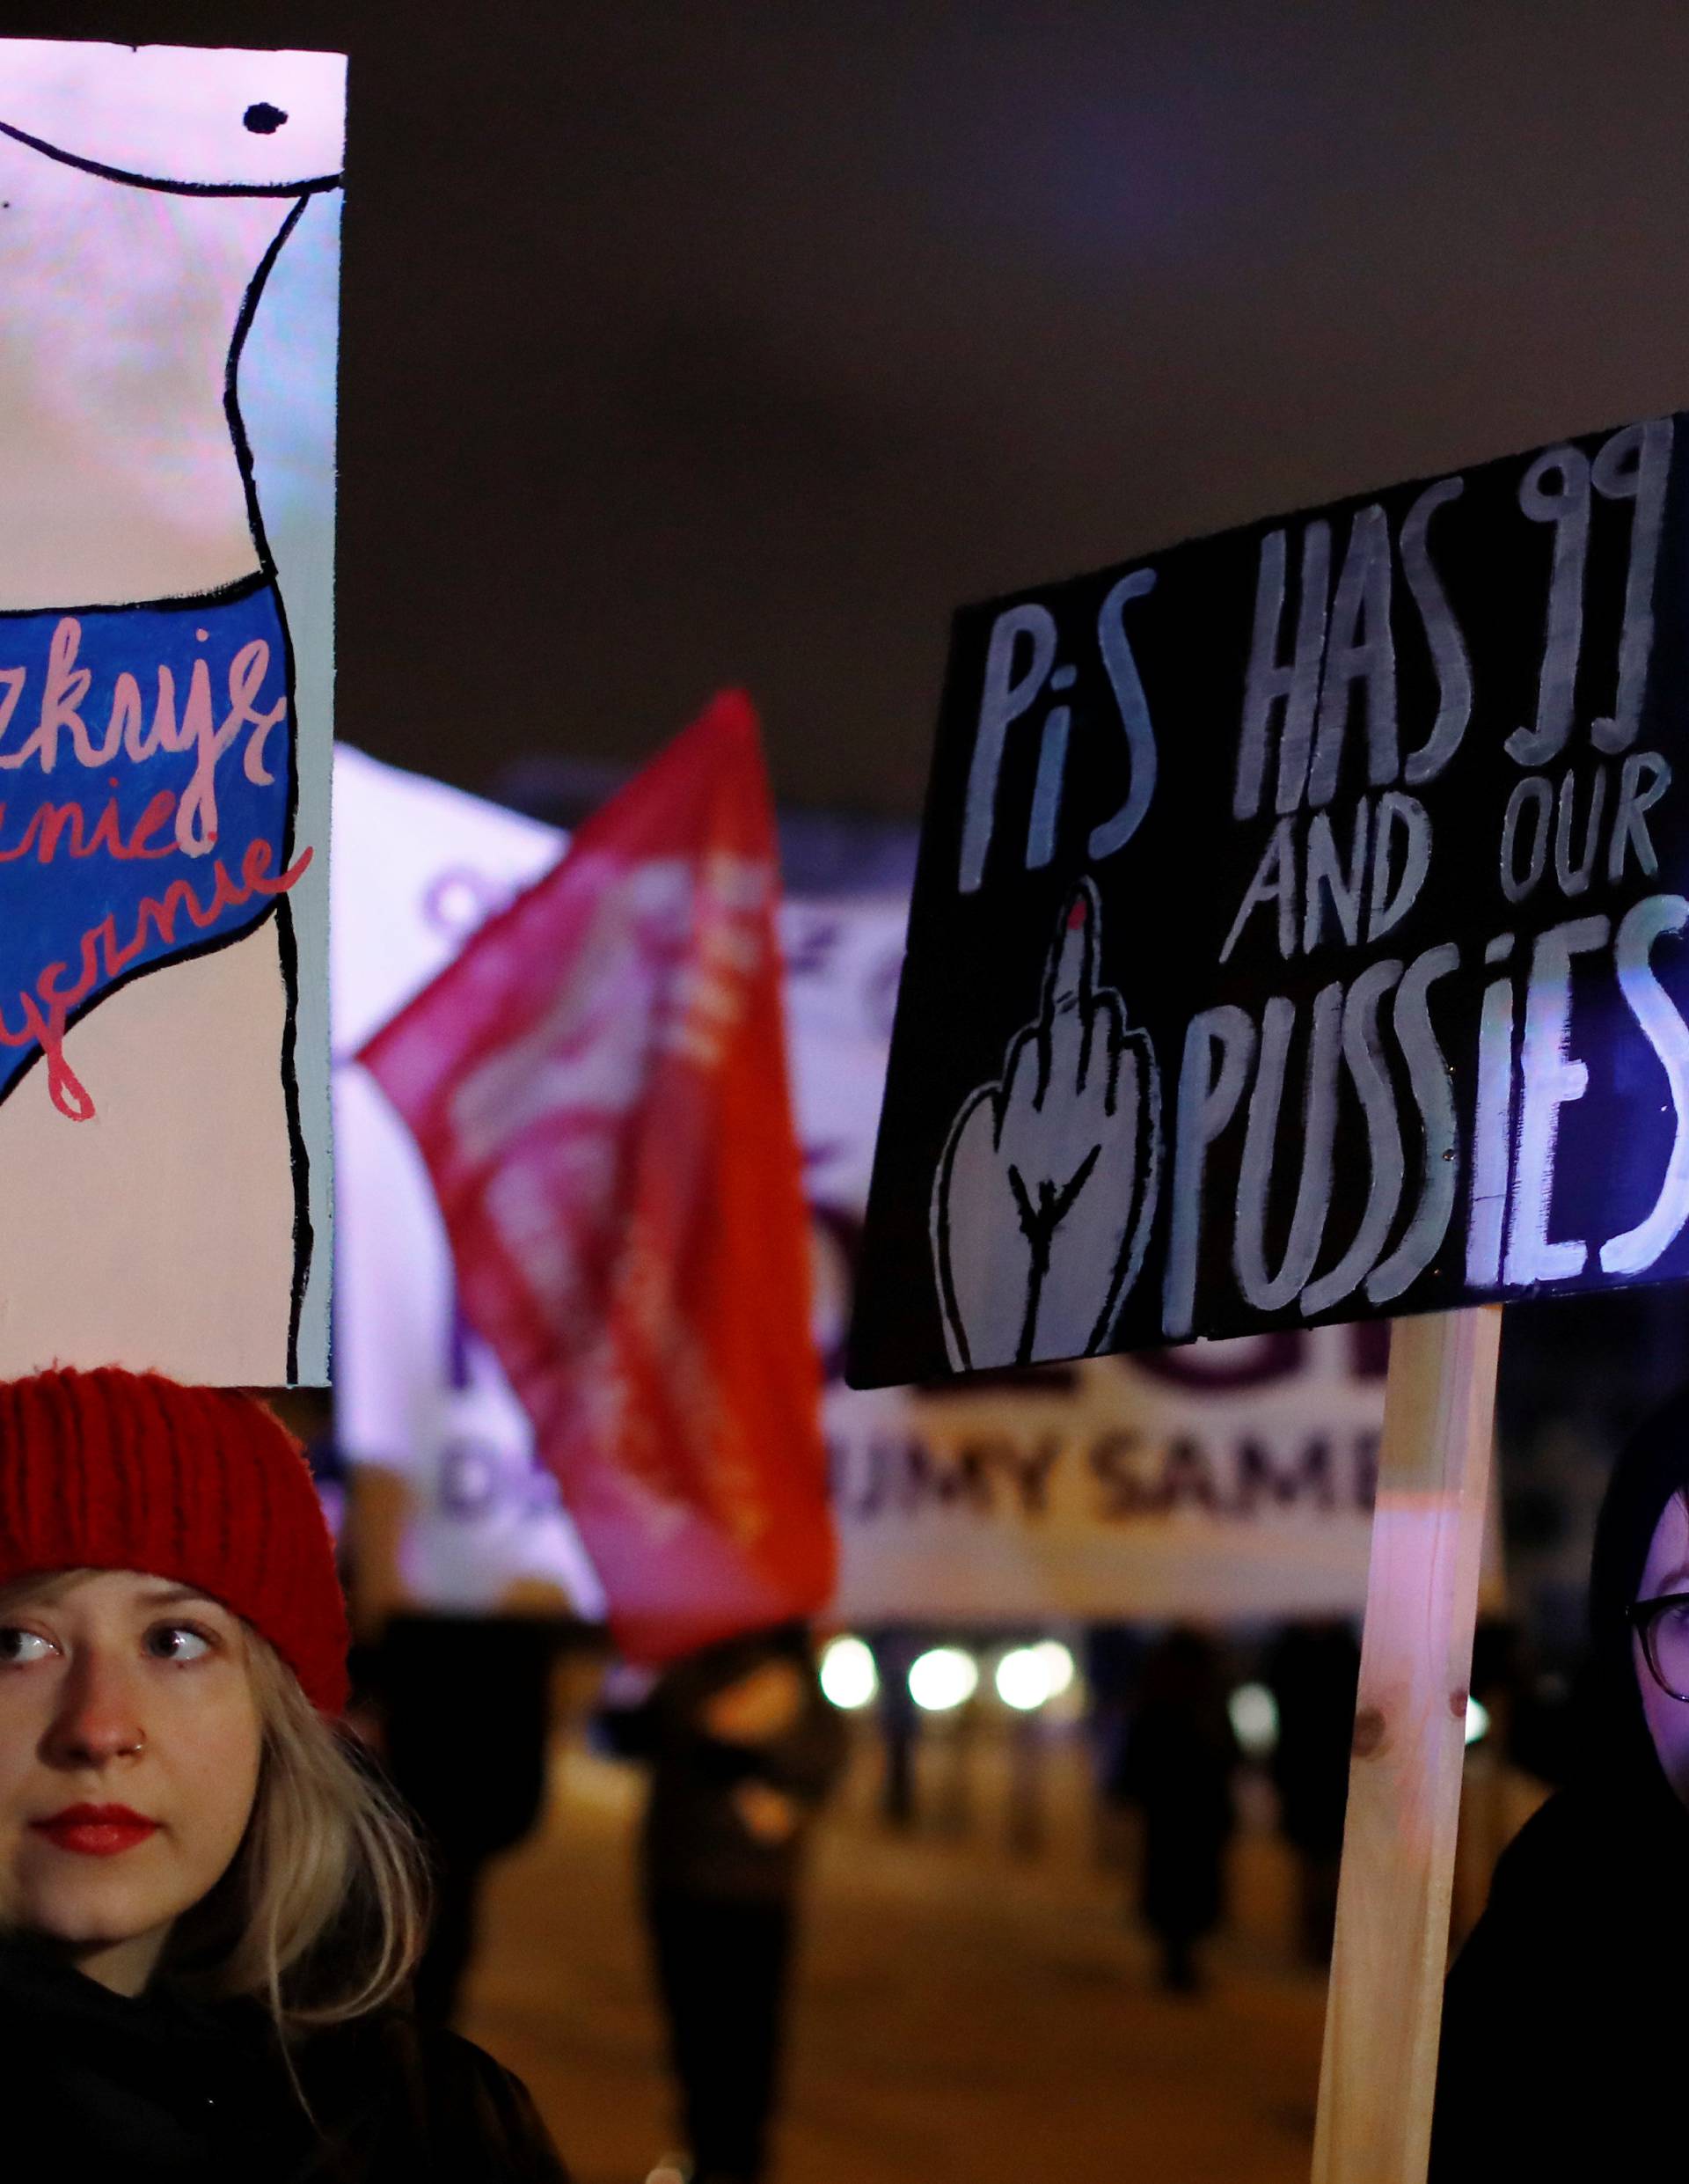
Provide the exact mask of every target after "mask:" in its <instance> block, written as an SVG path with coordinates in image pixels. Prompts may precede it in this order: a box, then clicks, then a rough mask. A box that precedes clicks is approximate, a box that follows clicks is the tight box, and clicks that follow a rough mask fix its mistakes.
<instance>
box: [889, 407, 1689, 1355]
mask: <svg viewBox="0 0 1689 2184" xmlns="http://www.w3.org/2000/svg"><path fill="white" fill-rule="evenodd" d="M1686 456H1689V425H1686V424H1685V420H1684V419H1683V418H1681V417H1679V418H1677V419H1669V418H1668V419H1659V420H1656V421H1652V422H1649V423H1646V424H1641V425H1632V426H1628V427H1626V428H1624V429H1620V430H1619V431H1615V432H1608V433H1598V434H1590V435H1589V436H1585V437H1583V438H1581V439H1577V440H1572V441H1568V442H1566V443H1563V444H1561V445H1558V446H1554V447H1552V448H1547V449H1545V450H1543V451H1540V452H1539V453H1536V454H1533V455H1526V456H1519V457H1517V458H1508V459H1505V460H1503V461H1500V462H1492V463H1486V464H1483V465H1479V466H1475V467H1473V468H1470V469H1468V470H1466V471H1464V472H1462V473H1459V474H1458V475H1451V476H1449V477H1444V478H1439V479H1437V480H1431V481H1429V482H1424V481H1422V482H1420V483H1416V484H1412V485H1407V486H1401V487H1395V488H1393V489H1392V490H1390V491H1388V492H1384V493H1378V494H1374V495H1368V496H1364V497H1361V498H1357V499H1356V500H1354V501H1349V502H1342V503H1340V504H1338V505H1336V506H1334V507H1331V508H1328V509H1318V510H1313V511H1310V512H1308V513H1306V514H1304V515H1301V516H1297V517H1289V518H1283V519H1279V520H1276V521H1273V522H1269V523H1265V524H1254V525H1251V526H1249V527H1248V528H1247V529H1245V530H1240V531H1231V532H1227V533H1225V534H1224V535H1222V536H1219V537H1217V538H1212V539H1199V540H1195V541H1193V542H1191V543H1189V544H1187V545H1184V546H1177V547H1174V548H1173V549H1171V550H1170V551H1168V552H1166V553H1155V554H1150V555H1147V556H1145V557H1144V559H1143V560H1141V561H1137V562H1134V563H1132V564H1130V565H1129V566H1127V567H1123V568H1116V569H1110V570H1107V571H1105V572H1103V573H1102V574H1101V575H1095V576H1081V577H1076V578H1074V579H1072V580H1071V581H1070V582H1066V583H1058V584H1053V585H1049V586H1047V587H1045V588H1042V589H1041V590H1036V591H1034V592H1030V593H1027V594H1026V595H1024V596H1022V597H1016V598H1013V599H1009V600H1002V601H997V602H994V603H991V604H989V605H983V606H978V607H969V608H967V609H964V610H963V611H962V612H961V614H959V615H958V617H957V618H956V623H955V628H954V641H953V645H952V651H951V660H950V668H949V672H948V677H947V686H946V692H945V698H944V704H943V711H942V715H941V718H940V729H939V737H938V746H937V751H936V755H935V759H934V766H933V774H932V788H931V792H930V797H929V803H928V809H927V816H926V822H925V830H924V833H923V838H922V846H921V861H920V868H919V873H918V880H917V884H916V892H915V900H914V906H913V912H912V915H911V919H910V942H909V953H908V957H907V960H906V963H905V966H904V971H903V985H902V988H901V992H900V996H899V1004H898V1014H897V1023H896V1033H895V1035H894V1038H893V1044H892V1052H891V1063H890V1071H889V1076H888V1085H887V1094H886V1103H885V1110H884V1114H883V1117H882V1119H881V1134H880V1142H879V1147H878V1152H877V1155H876V1162H875V1169H874V1187H873V1191H872V1194H871V1198H870V1202H869V1209H868V1223H867V1232H866V1242H865V1250H864V1262H863V1269H862V1279H861V1283H860V1289H859V1305H858V1312H857V1321H856V1327H855V1331H854V1340H853V1377H855V1378H856V1379H858V1380H859V1381H861V1382H863V1383H865V1384H870V1385H873V1384H877V1383H880V1382H885V1381H901V1380H910V1379H918V1378H925V1377H928V1376H932V1375H937V1374H943V1373H945V1372H947V1371H953V1370H962V1369H968V1368H978V1367H995V1366H1010V1365H1021V1364H1026V1363H1029V1362H1032V1361H1035V1360H1040V1359H1046V1358H1063V1357H1072V1356H1078V1355H1081V1354H1085V1353H1087V1352H1094V1351H1103V1350H1127V1349H1131V1348H1134V1347H1137V1346H1141V1345H1159V1344H1165V1343H1172V1342H1181V1341H1184V1340H1187V1339H1188V1338H1191V1337H1193V1336H1196V1335H1225V1334H1241V1333H1247V1332H1251V1331H1256V1330H1265V1329H1270V1328H1277V1327H1288V1326H1298V1325H1302V1324H1305V1323H1312V1322H1315V1321H1320V1320H1332V1319H1358V1318H1364V1317H1368V1316H1376V1315H1381V1314H1386V1313H1400V1312H1414V1311H1422V1310H1426V1309H1431V1308H1445V1307H1449V1306H1453V1305H1459V1304H1464V1303H1468V1302H1475V1301H1481V1300H1491V1299H1505V1298H1511V1297H1517V1296H1521V1295H1525V1294H1545V1293H1546V1294H1560V1293H1572V1292H1576V1291H1580V1290H1589V1289H1604V1288H1612V1287H1617V1286H1623V1285H1625V1284H1627V1283H1634V1282H1639V1281H1654V1280H1661V1279H1669V1278H1672V1277H1679V1276H1682V1275H1685V1274H1689V1228H1686V1227H1685V1224H1686V1223H1689V1025H1686V1024H1685V1016H1686V1015H1689V934H1685V928H1689V735H1686V733H1685V730H1686V728H1689V722H1685V706H1686V704H1689V656H1686V649H1689V611H1686V609H1689V592H1686V589H1685V588H1686V587H1689V555H1686V553H1685V546H1686V543H1689V541H1686V539H1685V529H1686V525H1689V515H1686V511H1685V488H1686V484H1689V480H1685V458H1686Z"/></svg>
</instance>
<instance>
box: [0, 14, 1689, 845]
mask: <svg viewBox="0 0 1689 2184" xmlns="http://www.w3.org/2000/svg"><path fill="white" fill-rule="evenodd" d="M0 26H4V29H6V30H8V31H11V32H12V33H17V34H26V35H67V34H77V35H89V36H102V37H117V38H121V39H124V40H130V41H134V40H143V39H165V40H192V41H195V42H202V43H204V42H229V43H239V44H242V45H260V44H296V45H324V46H338V47H341V48H347V49H349V50H350V52H351V54H352V56H353V76H352V92H351V97H352V108H351V117H350V145H351V149H350V154H349V162H348V164H349V174H350V191H349V202H348V213H347V260H346V289H345V331H344V381H343V406H342V418H341V457H340V459H341V473H342V499H341V529H340V586H341V608H340V620H341V652H340V660H341V665H340V728H341V731H342V733H344V734H345V735H347V736H348V737H352V738H353V739H354V740H355V741H356V742H359V743H362V744H364V745H365V746H366V747H367V748H368V749H369V750H371V751H375V752H376V753H377V754H378V755H379V756H382V757H384V758H389V759H394V760H396V761H398V762H399V763H401V764H404V765H408V766H418V767H421V768H423V769H425V770H428V771H431V772H435V773H441V774H443V775H445V776H447V777H448V778H450V779H451V780H454V781H459V782H461V783H463V784H464V786H466V787H470V788H486V786H487V785H488V784H489V783H490V782H491V781H493V779H494V775H495V774H496V773H497V772H498V770H499V769H500V767H501V766H502V765H504V764H506V763H507V762H508V760H510V759H512V758H514V757H515V756H517V755H518V754H520V753H523V752H529V751H563V752H567V753H569V754H571V755H575V756H585V757H593V758H608V759H638V758H640V757H642V756H643V755H645V754H647V753H648V752H649V751H652V750H654V748H655V747H656V746H657V745H658V744H660V743H661V742H662V740H663V739H664V738H665V737H667V736H668V735H669V733H670V732H672V730H673V729H676V727H678V726H679V725H680V724H681V723H682V722H684V719H685V718H686V717H688V715H690V713H691V711H693V710H694V709H695V708H696V707H697V706H698V703H699V702H700V701H701V700H702V699H703V698H704V697H706V695H707V694H708V693H709V691H710V690H711V689H712V688H713V686H715V685H718V684H720V683H722V682H725V681H739V682H742V683H744V684H745V685H747V686H748V687H749V689H750V690H751V691H752V693H753V694H754V695H755V696H756V697H757V700H758V701H759V703H760V704H761V705H762V707H763V708H764V715H765V719H766V723H767V729H768V737H769V744H770V751H771V759H772V763H773V768H774V773H775V779H776V784H777V787H778V788H779V790H780V792H781V793H782V794H783V795H786V797H789V798H792V799H797V800H804V801H810V802H828V803H839V804H844V805H847V806H852V807H855V808H859V809H866V810H880V811H888V812H896V813H907V812H910V811H912V810H915V809H916V808H917V807H918V800H919V796H920V793H921V788H922V786H923V782H924V780H925V768H926V759H927V749H928V742H929V737H930V733H931V723H932V715H933V712H934V708H935V703H936V697H937V692H938V685H939V679H940V670H941V666H942V661H943V653H944V646H945V639H946V627H947V617H948V613H949V611H950V609H951V608H952V607H953V606H954V605H956V604H957V603H959V602H960V601H961V600H963V599H967V598H969V597H980V596H983V595H987V594H990V593H992V592H996V591H1001V590H1006V589H1009V588H1011V587H1013V586H1015V585H1017V584H1020V583H1023V582H1028V581H1034V580H1038V579H1042V578H1045V577H1049V576H1053V575H1057V574H1060V573H1064V572H1065V571H1068V570H1071V569H1076V568H1085V567H1087V566H1095V565H1100V564H1103V563H1105V562H1108V561H1115V560H1119V559H1121V558H1122V557H1124V556H1126V555H1128V554H1131V553H1137V552H1139V551H1142V550H1144V549H1147V548H1150V547H1152V546H1159V545H1163V544H1165V543H1166V542H1168V541H1169V540H1171V539H1175V538H1178V537H1181V536H1184V535H1186V534H1188V533H1190V532H1192V531H1204V530H1211V529H1214V528H1216V527H1217V526H1219V525H1222V524H1228V523H1232V522H1236V521H1240V520H1242V519H1244V518H1247V517H1251V516H1255V515H1260V514H1264V513H1267V512H1269V511H1270V510H1272V509H1276V508H1281V507H1291V506H1294V505H1297V504H1298V503H1302V502H1308V501H1312V500H1319V499H1322V498H1326V497H1328V496H1331V495H1337V494H1340V493H1344V492H1348V491H1351V490H1355V489H1358V488H1362V487H1369V486H1372V485H1377V484H1382V483H1384V482H1386V481H1387V480H1392V479H1394V478H1398V477H1403V476H1410V475H1413V474H1415V473H1422V472H1428V471H1434V470H1437V469H1440V468H1443V467H1444V466H1450V465H1455V464H1458V463H1460V462H1464V461H1467V460H1470V459H1472V458H1477V457H1481V456H1485V455H1492V454H1497V453H1501V452H1504V451H1509V450H1510V449H1514V448H1523V447H1526V446H1529V445H1531V444H1532V443H1535V442H1539V441H1542V440H1545V439H1546V438H1548V437H1550V436H1554V435H1555V434H1558V433H1560V432H1562V431H1568V430H1574V429H1582V428H1587V427H1590V426H1593V425H1598V424H1602V423H1606V422H1609V421H1619V420H1620V419H1622V418H1625V417H1627V416H1631V415H1636V414H1645V413H1647V412H1649V411H1651V410H1656V409H1661V408H1665V407H1673V406H1676V405H1678V404H1680V403H1685V402H1689V11H1685V10H1684V9H1683V8H1682V6H1681V4H1680V0H1657V4H1646V5H1638V4H1625V0H1607V4H1604V5H1603V6H1601V7H1599V8H1598V7H1595V6H1593V5H1589V4H1583V5H1576V6H1569V5H1560V4H1553V0H1534V4H1527V0H1467V4H1454V0H1419V4H1415V5H1412V6H1400V5H1396V6H1392V7H1378V6H1372V5H1362V4H1356V0H1325V4H1317V5H1308V6H1298V7H1288V6H1281V7H1266V6H1262V5H1260V4H1255V5H1241V4H1239V5H1224V4H1208V0H1193V4H1188V5H1182V6H1162V7H1150V6H1145V5H1132V4H1128V0H1114V4H1101V0H1099V4H1091V5H1086V4H1049V0H1045V4H1039V5H1027V6H1022V7H1012V6H1008V5H1005V4H1001V0H972V4H955V5H942V4H938V0H896V4H878V0H852V4H847V5H844V6H838V5H834V6H830V7H821V6H815V5H802V4H794V0H786V4H767V5H757V4H747V5H734V6H726V5H723V6H715V7H705V6H698V5H695V6H690V7H688V6H680V5H672V6H664V5H655V4H645V0H616V4H604V5H596V6H593V7H589V8H572V7H569V6H567V5H565V6H557V5H547V4H542V0H480V4H479V5H477V6H473V7H470V6H464V5H448V4H443V0H441V4H435V5H433V6H419V7H413V8H404V9H401V8H399V7H397V6H384V7H381V6H360V5H356V4H352V5H340V6H328V5H320V4H313V0H297V4H294V5H290V6H282V5H275V4H270V0H241V4H240V5H238V6H236V5H233V4H230V5H229V6H227V7H226V8H218V7H214V6H208V5H205V4H200V5H193V6H188V5H171V4H165V0H159V4H156V5H149V6H138V5H129V6H99V5H92V4H86V0H58V4H56V5H55V6H51V7H37V8H30V7H19V6H12V7H7V8H4V9H0Z"/></svg>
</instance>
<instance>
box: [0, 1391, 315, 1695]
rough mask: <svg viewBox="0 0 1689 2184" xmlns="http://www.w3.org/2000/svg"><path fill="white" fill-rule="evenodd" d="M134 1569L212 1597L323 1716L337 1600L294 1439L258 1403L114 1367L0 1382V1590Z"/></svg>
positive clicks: (312, 1489)
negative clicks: (264, 1642) (264, 1643)
mask: <svg viewBox="0 0 1689 2184" xmlns="http://www.w3.org/2000/svg"><path fill="white" fill-rule="evenodd" d="M53 1570H141V1571H144V1572H147V1574H148V1575H149V1576H151V1577H161V1578H171V1579H174V1580H175V1581H176V1582H177V1583H178V1584H180V1585H191V1586H192V1587H194V1590H195V1591H196V1592H201V1593H204V1594H207V1595H208V1597H209V1598H210V1599H213V1600H217V1601H222V1603H223V1606H224V1607H225V1608H230V1609H233V1611H234V1612H235V1614H236V1615H238V1616H243V1617H245V1620H246V1622H248V1623H251V1624H252V1628H253V1629H254V1630H255V1631H258V1633H259V1634H260V1637H262V1638H267V1639H268V1640H269V1642H270V1644H271V1645H273V1646H274V1648H275V1650H276V1652H277V1653H279V1654H280V1655H281V1656H282V1660H285V1661H286V1662H287V1664H288V1666H289V1668H291V1669H292V1671H293V1673H294V1675H296V1676H297V1677H298V1679H299V1682H300V1683H301V1685H302V1686H303V1689H304V1693H305V1696H306V1697H307V1698H309V1699H310V1701H311V1704H312V1705H313V1706H315V1707H317V1708H318V1710H319V1711H321V1712H323V1713H325V1714H337V1713H339V1712H340V1709H341V1708H342V1707H343V1706H344V1705H345V1704H346V1697H347V1680H346V1654H347V1626H346V1604H345V1602H344V1601H343V1600H342V1599H341V1597H340V1579H339V1578H338V1577H337V1575H336V1573H335V1569H334V1549H333V1543H332V1541H331V1540H330V1538H329V1532H328V1525H327V1522H326V1521H325V1518H324V1515H323V1510H322V1505H321V1503H320V1502H319V1501H318V1499H317V1490H316V1488H315V1486H314V1485H313V1484H312V1483H311V1472H310V1469H309V1468H308V1467H307V1465H306V1463H305V1460H304V1453H303V1449H302V1448H301V1447H300V1446H299V1443H298V1442H297V1441H296V1440H294V1438H293V1436H292V1435H291V1434H290V1433H288V1432H287V1431H286V1430H285V1428H284V1427H283V1426H282V1424H281V1423H280V1421H279V1420H278V1419H277V1418H274V1416H273V1415H272V1414H271V1413H270V1412H269V1411H267V1410H266V1409H265V1408H264V1406H263V1404H262V1403H257V1402H255V1401H254V1400H253V1399H252V1397H251V1396H242V1395H237V1394H234V1393H233V1392H231V1391H230V1390H229V1389H221V1388H184V1387H182V1386H180V1385H179V1383H178V1382H177V1381H171V1380H165V1379H164V1378H162V1377H161V1376H160V1375H159V1374H156V1373H126V1372H122V1371H121V1370H120V1369H119V1368H118V1367H115V1366H106V1367H102V1368H101V1369H100V1370H99V1371H98V1372H94V1373H76V1372H68V1371H66V1372H50V1373H36V1374H32V1375H31V1377H30V1378H29V1379H27V1380H15V1381H0V1585H9V1584H11V1582H12V1581H13V1580H14V1579H18V1578H25V1577H36V1576H40V1575H41V1574H42V1573H44V1572H48V1571H53Z"/></svg>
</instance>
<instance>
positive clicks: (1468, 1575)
mask: <svg viewBox="0 0 1689 2184" xmlns="http://www.w3.org/2000/svg"><path fill="white" fill-rule="evenodd" d="M1501 1319H1502V1314H1501V1307H1500V1306H1499V1305H1484V1306H1481V1307H1479V1308H1476V1309H1473V1310H1468V1311H1462V1312H1445V1313H1436V1314H1428V1315H1426V1316H1422V1317H1418V1318H1412V1319H1403V1320H1399V1321H1397V1322H1396V1323H1395V1325H1394V1327H1393V1330H1392V1331H1391V1338H1390V1378H1389V1382H1388V1385H1387V1389H1386V1396H1385V1411H1384V1447H1383V1450H1382V1453H1381V1455H1380V1459H1379V1467H1378V1502H1377V1506H1376V1508H1375V1511H1374V1514H1373V1519H1372V1559H1371V1568H1370V1570H1369V1572H1368V1576H1367V1587H1366V1624H1365V1629H1364V1632H1363V1635H1362V1640H1361V1683H1360V1697H1359V1702H1358V1704H1357V1706H1356V1715H1355V1745H1354V1755H1353V1757H1352V1759H1351V1760H1350V1763H1349V1813H1348V1818H1347V1821H1346V1822H1345V1825H1344V1829H1343V1866H1342V1880H1341V1882H1340V1884H1339V1888H1338V1895H1337V1937H1336V1944H1335V1947H1334V1950H1333V1953H1332V1967H1331V1987H1330V1992H1329V1996H1328V1997H1327V2004H1326V2045H1325V2056H1324V2060H1323V2062H1322V2063H1321V2066H1320V2120H1319V2124H1318V2128H1317V2129H1316V2131H1315V2134H1314V2145H1313V2176H1314V2184H1424V2178H1425V2169H1426V2163H1427V2161H1428V2159H1429V2153H1430V2141H1431V2104H1432V2100H1433V2096H1434V2094H1435V2091H1436V2084H1437V2033H1438V2029H1439V2026H1440V2025H1441V2022H1442V2012H1443V1975H1444V1962H1445V1959H1446V1956H1447V1953H1448V1936H1449V1894H1450V1888H1451V1883H1452V1879H1453V1872H1454V1843H1455V1834H1456V1829H1457V1824H1458V1822H1459V1813H1460V1775H1461V1761H1462V1757H1463V1755H1464V1753H1465V1748H1466V1680H1467V1677H1468V1676H1469V1675H1470V1674H1471V1671H1472V1631H1473V1620H1474V1617H1475V1615H1476V1611H1477V1601H1478V1571H1479V1565H1480V1562H1481V1559H1482V1552H1483V1534H1484V1499H1485V1491H1486V1487H1487V1484H1488V1476H1489V1461H1490V1443H1491V1440H1492V1439H1493V1437H1494V1433H1495V1359H1496V1351H1497V1346H1498V1345H1499V1342H1500V1338H1501Z"/></svg>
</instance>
